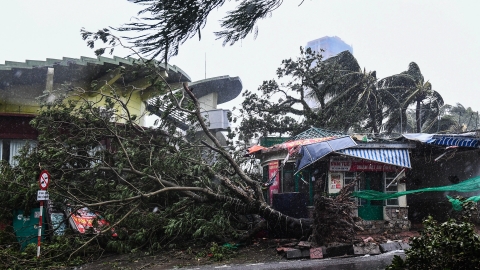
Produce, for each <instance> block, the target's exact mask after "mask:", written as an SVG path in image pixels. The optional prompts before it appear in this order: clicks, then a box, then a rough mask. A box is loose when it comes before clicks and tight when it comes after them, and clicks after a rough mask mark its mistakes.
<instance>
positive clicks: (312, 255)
mask: <svg viewBox="0 0 480 270" xmlns="http://www.w3.org/2000/svg"><path fill="white" fill-rule="evenodd" d="M416 234H417V233H416V232H411V233H407V234H406V235H386V234H383V235H372V236H358V237H357V238H356V239H355V241H354V242H353V243H352V244H345V243H332V244H330V245H328V246H317V245H315V243H312V242H307V241H292V240H283V241H278V242H277V243H278V247H277V249H276V250H277V253H279V254H283V255H284V256H285V257H286V258H287V259H323V258H328V257H343V256H365V255H378V254H381V253H386V252H390V251H394V250H407V249H409V248H410V245H409V244H408V239H409V237H411V236H415V235H416ZM389 238H391V239H395V240H390V239H389ZM282 242H283V243H282Z"/></svg>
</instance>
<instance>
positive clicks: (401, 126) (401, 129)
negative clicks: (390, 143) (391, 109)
mask: <svg viewBox="0 0 480 270" xmlns="http://www.w3.org/2000/svg"><path fill="white" fill-rule="evenodd" d="M402 114H403V113H402V107H400V134H403V119H402Z"/></svg>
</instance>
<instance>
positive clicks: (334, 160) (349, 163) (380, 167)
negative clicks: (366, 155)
mask: <svg viewBox="0 0 480 270" xmlns="http://www.w3.org/2000/svg"><path fill="white" fill-rule="evenodd" d="M396 170H397V167H396V166H395V165H390V164H384V163H379V162H374V161H369V160H364V159H354V158H339V157H331V158H330V171H331V172H394V171H396Z"/></svg>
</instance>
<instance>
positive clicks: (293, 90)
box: [233, 48, 383, 141]
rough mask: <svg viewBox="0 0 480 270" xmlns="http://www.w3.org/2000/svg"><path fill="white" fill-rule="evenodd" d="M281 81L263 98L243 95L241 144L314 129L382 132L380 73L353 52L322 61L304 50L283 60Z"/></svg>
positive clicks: (269, 85)
mask: <svg viewBox="0 0 480 270" xmlns="http://www.w3.org/2000/svg"><path fill="white" fill-rule="evenodd" d="M277 77H278V80H269V81H264V82H263V84H262V85H261V86H260V87H259V89H258V90H259V91H260V94H258V93H257V92H252V91H246V92H245V93H244V94H243V96H244V97H245V100H244V101H243V102H242V108H241V109H240V110H239V112H240V113H241V116H242V120H241V125H240V127H239V128H238V130H237V131H238V132H240V134H241V136H240V140H242V141H248V140H250V139H251V138H256V137H259V136H265V135H266V134H288V135H292V134H298V133H299V132H302V131H304V130H306V129H308V128H310V127H311V126H317V127H322V128H327V129H330V130H340V131H348V130H349V129H351V128H353V129H356V130H357V131H363V130H365V131H374V132H378V130H379V128H380V125H381V123H382V119H383V118H382V110H381V108H382V107H381V106H382V100H381V97H380V96H379V95H378V93H377V91H376V73H375V71H372V72H366V71H365V70H361V69H360V65H359V64H358V62H357V60H356V59H355V58H354V57H353V55H352V54H351V53H350V52H349V51H344V52H342V53H340V54H338V55H337V56H334V57H331V58H329V59H327V60H325V61H323V58H322V55H321V53H316V52H313V51H312V50H311V49H310V48H307V49H305V50H303V49H302V48H300V57H298V58H297V59H285V60H283V61H282V64H281V66H280V67H279V68H278V69H277ZM312 102H313V103H316V104H314V105H312ZM233 120H234V121H235V118H234V119H233Z"/></svg>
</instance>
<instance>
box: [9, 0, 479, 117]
mask: <svg viewBox="0 0 480 270" xmlns="http://www.w3.org/2000/svg"><path fill="white" fill-rule="evenodd" d="M300 3H301V0H287V1H284V4H283V5H282V6H281V7H280V8H279V9H278V10H276V11H275V12H273V13H272V16H271V17H270V18H267V19H264V20H262V21H261V22H260V23H259V25H258V27H259V34H258V37H257V38H256V39H254V38H253V35H251V36H249V37H247V38H246V39H245V40H243V41H242V42H239V43H237V44H235V45H234V46H226V47H223V46H222V42H221V41H220V40H215V37H214V35H213V31H216V30H219V29H220V28H219V23H218V20H219V19H220V18H221V17H222V15H223V14H225V11H226V10H228V9H229V8H231V7H232V6H234V5H235V1H230V2H228V3H227V6H226V7H224V8H221V9H220V10H218V11H216V12H215V13H214V14H213V16H212V17H211V18H209V21H208V24H207V25H206V27H205V28H204V30H203V32H202V40H201V41H199V40H198V38H194V39H192V40H189V41H187V42H186V43H185V44H184V45H183V46H181V47H180V53H179V55H178V56H177V57H174V58H172V59H171V60H170V63H171V64H174V65H177V66H179V67H180V68H181V69H183V70H184V71H185V72H187V74H189V76H190V77H191V78H192V79H193V80H200V79H204V78H205V73H206V76H207V77H215V76H221V75H230V76H239V77H240V78H241V80H242V82H243V86H244V89H249V90H254V89H257V88H258V86H259V85H260V84H261V83H262V81H263V80H267V79H272V78H274V77H275V70H276V69H277V68H278V67H279V65H280V63H281V60H282V59H286V58H291V57H297V56H298V55H299V47H300V46H305V44H306V43H307V42H308V41H310V40H313V39H317V38H320V37H323V36H338V37H340V38H341V39H343V41H345V42H346V43H347V44H349V45H352V46H353V53H354V56H355V57H356V58H357V60H358V62H359V64H360V66H361V67H365V69H366V70H376V71H377V77H378V78H383V77H386V76H389V75H393V74H397V73H400V72H402V71H405V70H406V69H407V68H408V64H409V63H410V62H412V61H414V62H416V63H417V64H418V65H419V66H420V69H421V71H422V73H423V75H424V77H425V79H426V80H428V81H430V82H431V83H432V85H433V87H434V89H435V90H437V91H438V92H440V94H441V95H442V96H443V97H444V100H445V102H446V103H449V104H452V105H453V104H455V103H457V102H460V103H462V104H463V105H464V106H465V107H472V109H473V110H475V111H477V110H480V99H479V98H478V96H477V91H478V90H479V88H480V76H479V75H478V72H479V71H480V68H479V67H480V50H479V49H480V30H479V27H480V16H479V15H478V11H479V10H480V1H474V0H471V1H467V0H457V1H451V0H450V1H442V0H432V1H427V0H422V1H418V0H401V1H400V0H398V1H396V0H392V1H385V0H378V1H372V0H361V1H360V0H351V1H348V0H341V1H339V0H337V1H333V0H330V1H322V0H305V1H304V2H303V4H302V5H301V6H298V5H299V4H300ZM0 7H1V10H2V16H1V17H0V22H1V23H0V33H1V42H0V63H1V64H3V62H4V61H21V62H23V61H25V60H26V59H31V60H45V59H46V58H61V57H64V56H65V57H73V58H79V57H80V56H89V57H95V56H94V53H93V50H91V49H89V48H87V46H86V45H85V42H84V41H83V40H82V39H81V37H80V29H81V28H82V27H85V28H86V29H87V30H90V31H95V30H97V29H99V28H103V27H107V26H119V25H121V24H122V23H125V22H129V21H130V20H132V19H133V17H134V16H136V12H137V11H138V10H139V8H140V6H138V5H135V4H132V3H130V2H128V1H126V0H81V1H80V0H78V1H72V0H21V1H20V0H15V1H2V3H1V6H0ZM126 54H127V52H126V51H122V50H117V51H116V52H115V55H117V56H125V55H126ZM107 56H108V55H107ZM205 60H206V69H205ZM239 102H240V97H239V98H238V99H237V100H235V102H230V103H228V104H227V106H232V104H234V103H237V104H238V103H239Z"/></svg>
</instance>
